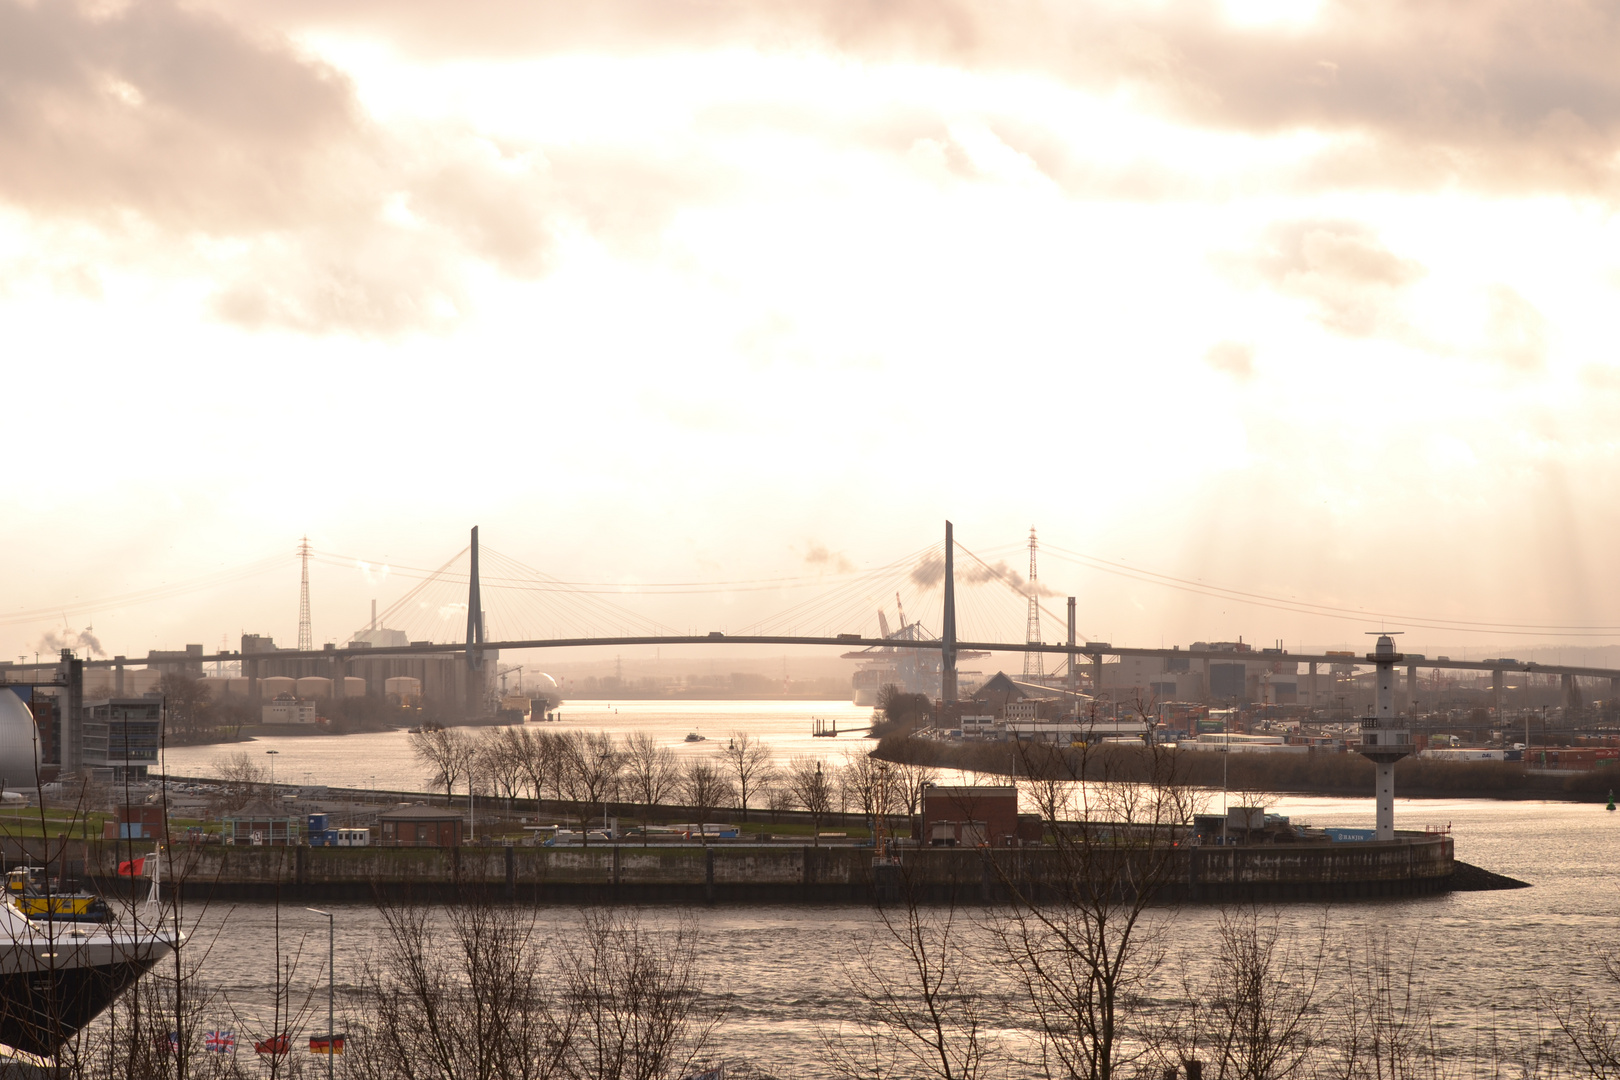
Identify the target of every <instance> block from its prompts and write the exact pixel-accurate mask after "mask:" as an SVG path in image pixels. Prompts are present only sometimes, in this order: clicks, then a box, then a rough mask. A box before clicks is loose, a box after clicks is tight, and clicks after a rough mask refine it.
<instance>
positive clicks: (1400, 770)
mask: <svg viewBox="0 0 1620 1080" xmlns="http://www.w3.org/2000/svg"><path fill="white" fill-rule="evenodd" d="M872 755H873V756H874V757H876V758H879V759H880V760H883V761H889V762H895V763H900V764H912V765H928V766H931V767H933V768H937V769H961V770H966V771H971V772H975V773H987V774H993V775H998V776H1016V777H1022V776H1025V775H1027V774H1028V772H1029V762H1030V761H1043V762H1044V761H1047V760H1049V759H1050V758H1051V755H1061V757H1062V759H1063V761H1062V763H1061V764H1059V765H1058V768H1059V769H1060V770H1063V771H1069V772H1070V774H1071V775H1072V774H1075V773H1078V772H1079V771H1080V769H1081V755H1080V754H1079V753H1078V752H1077V751H1074V750H1070V749H1059V748H1056V747H1051V748H1047V747H1044V746H1042V747H1040V748H1038V749H1036V750H1031V749H1030V748H1029V747H1028V744H1014V743H947V742H939V741H936V740H932V739H914V738H907V737H904V736H889V737H887V738H884V739H881V740H879V742H878V744H877V746H876V748H875V749H874V750H873V751H872ZM1037 755H1039V756H1038V757H1037ZM1177 760H1178V762H1179V765H1178V770H1179V775H1180V776H1181V777H1182V779H1183V780H1184V781H1185V782H1186V783H1190V784H1195V785H1198V786H1200V787H1207V788H1223V787H1224V788H1225V789H1226V790H1227V791H1230V792H1233V793H1235V794H1236V795H1239V796H1241V795H1242V794H1243V793H1245V792H1248V793H1252V794H1254V795H1255V796H1256V797H1257V799H1260V800H1262V801H1263V800H1264V798H1266V797H1274V796H1277V795H1285V794H1293V795H1351V796H1355V795H1365V794H1367V793H1368V792H1370V791H1371V790H1372V785H1373V764H1372V762H1370V761H1368V760H1367V759H1366V758H1364V757H1362V756H1361V755H1360V754H1351V753H1343V752H1325V753H1314V752H1313V753H1308V754H1265V753H1238V754H1222V753H1218V752H1212V751H1205V750H1195V751H1182V752H1179V753H1178V758H1177ZM1084 764H1085V771H1086V778H1087V779H1092V780H1098V779H1103V778H1105V777H1107V778H1110V779H1115V780H1146V779H1148V778H1149V776H1150V774H1151V769H1150V767H1149V753H1148V751H1147V750H1146V749H1145V748H1139V747H1133V746H1103V747H1098V748H1094V749H1092V750H1091V751H1089V752H1088V753H1087V754H1086V755H1085V762H1084ZM1061 774H1062V772H1060V775H1061ZM1613 788H1620V769H1615V770H1611V771H1607V772H1605V771H1602V770H1598V771H1593V772H1562V771H1555V770H1542V769H1527V768H1525V767H1524V766H1523V765H1522V764H1521V763H1519V762H1516V761H1436V760H1433V759H1429V758H1419V757H1409V758H1406V759H1404V760H1403V761H1400V762H1398V763H1397V764H1396V765H1395V790H1396V792H1397V793H1398V794H1399V795H1400V796H1401V797H1403V798H1413V799H1456V798H1467V799H1558V800H1566V801H1569V802H1603V801H1605V800H1607V799H1608V797H1609V792H1610V790H1611V789H1613Z"/></svg>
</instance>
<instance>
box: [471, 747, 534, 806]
mask: <svg viewBox="0 0 1620 1080" xmlns="http://www.w3.org/2000/svg"><path fill="white" fill-rule="evenodd" d="M513 730H515V729H513V728H509V727H507V728H485V729H484V730H483V731H482V732H480V733H479V734H478V735H477V736H476V737H475V738H474V740H473V743H474V745H473V754H472V757H473V772H474V773H476V774H477V776H478V777H479V778H480V779H481V780H482V781H483V784H484V785H487V786H488V788H489V789H490V790H491V791H492V792H493V793H494V794H497V795H500V796H502V797H503V798H505V799H506V800H507V809H508V810H510V809H511V806H512V803H511V800H512V799H514V798H516V797H517V794H518V792H519V791H520V790H521V789H522V787H523V782H524V779H525V774H524V769H523V762H522V760H521V759H520V758H519V757H518V755H517V754H516V753H514V752H513V746H512V742H511V740H510V739H509V738H508V732H511V731H513Z"/></svg>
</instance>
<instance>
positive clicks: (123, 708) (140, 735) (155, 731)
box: [81, 695, 163, 783]
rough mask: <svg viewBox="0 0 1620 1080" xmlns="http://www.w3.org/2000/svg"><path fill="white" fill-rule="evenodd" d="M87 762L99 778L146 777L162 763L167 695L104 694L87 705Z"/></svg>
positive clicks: (88, 767)
mask: <svg viewBox="0 0 1620 1080" xmlns="http://www.w3.org/2000/svg"><path fill="white" fill-rule="evenodd" d="M83 709H84V713H83V717H84V718H83V721H82V724H81V727H82V728H83V744H82V745H83V766H84V768H85V769H87V770H89V771H90V773H91V775H92V776H94V777H95V778H96V779H98V780H103V781H113V782H115V783H117V782H120V781H124V780H145V779H146V774H147V770H148V769H150V768H153V767H154V766H156V765H157V763H158V749H159V747H160V746H161V745H162V740H163V698H162V697H161V696H158V695H152V696H149V697H138V698H127V697H125V698H104V699H102V700H100V701H87V702H85V703H84V706H83Z"/></svg>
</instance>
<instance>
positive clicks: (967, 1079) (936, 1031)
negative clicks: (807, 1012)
mask: <svg viewBox="0 0 1620 1080" xmlns="http://www.w3.org/2000/svg"><path fill="white" fill-rule="evenodd" d="M901 875H902V876H901V895H902V899H903V903H902V904H901V905H900V907H899V908H898V909H897V910H891V909H889V908H885V907H882V906H880V907H878V908H877V917H878V921H879V923H880V924H881V927H882V929H881V931H879V932H878V933H877V934H876V935H875V936H874V937H873V938H872V939H869V940H866V941H864V942H862V943H860V945H858V946H857V949H856V953H855V958H854V960H853V961H850V962H846V963H845V965H844V981H845V985H846V986H847V987H848V988H849V991H850V993H851V994H852V995H853V996H854V998H855V999H856V1001H858V1002H859V1003H860V1006H861V1011H862V1015H861V1017H860V1019H859V1020H858V1021H857V1023H856V1025H855V1026H856V1029H857V1030H856V1033H855V1034H856V1037H855V1038H854V1039H851V1038H849V1033H848V1032H846V1031H842V1030H839V1031H833V1032H828V1031H823V1032H822V1043H823V1045H824V1047H825V1048H826V1051H827V1060H828V1063H829V1064H830V1065H831V1066H832V1068H833V1071H834V1072H835V1073H836V1074H837V1075H838V1076H841V1077H847V1078H849V1080H857V1078H859V1080H866V1078H868V1077H874V1076H896V1077H900V1076H904V1077H933V1078H935V1080H978V1078H980V1077H990V1076H997V1075H1000V1073H1001V1069H1002V1067H1003V1066H1004V1064H1005V1063H1004V1062H1003V1061H1002V1060H1000V1055H999V1054H997V1053H996V1051H995V1047H994V1044H993V1041H992V1039H991V1038H990V1031H991V1028H992V1027H993V1026H994V1025H993V1024H992V1023H991V1022H990V1021H989V1019H988V1018H987V1016H986V1010H985V998H984V995H983V993H982V991H981V988H980V987H979V986H978V985H977V984H976V982H975V981H974V979H973V973H975V972H979V971H983V970H985V966H986V961H985V958H984V957H981V956H975V955H972V953H971V952H970V951H969V950H968V949H967V948H966V947H965V944H964V936H965V935H964V934H963V933H962V931H961V929H960V928H959V927H958V925H957V918H956V909H955V906H954V905H950V906H947V907H944V908H928V907H925V906H924V905H922V904H921V903H920V902H919V897H918V893H917V889H916V883H915V882H914V881H913V879H912V877H911V868H910V867H903V868H902V871H901Z"/></svg>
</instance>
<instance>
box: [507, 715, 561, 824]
mask: <svg viewBox="0 0 1620 1080" xmlns="http://www.w3.org/2000/svg"><path fill="white" fill-rule="evenodd" d="M505 739H506V750H507V753H509V754H511V755H512V760H513V761H514V762H516V763H517V767H518V769H519V770H521V772H522V774H523V778H524V781H525V783H526V784H527V786H528V790H529V794H530V795H532V796H533V797H534V804H535V809H537V810H538V809H539V808H540V800H541V799H543V798H545V795H546V789H547V788H548V787H552V786H554V784H553V781H554V777H555V773H556V760H557V752H556V747H555V745H554V742H555V739H554V738H553V737H552V736H551V735H548V734H546V733H545V732H543V731H535V730H533V729H532V728H527V727H509V728H507V729H506V733H505Z"/></svg>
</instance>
